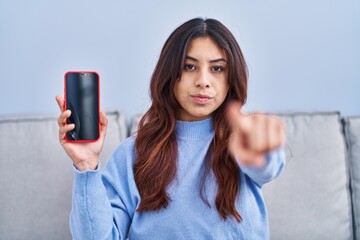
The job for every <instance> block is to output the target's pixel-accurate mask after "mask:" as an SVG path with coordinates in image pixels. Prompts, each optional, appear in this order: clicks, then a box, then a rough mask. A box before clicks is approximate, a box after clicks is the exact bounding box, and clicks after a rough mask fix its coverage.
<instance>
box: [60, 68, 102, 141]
mask: <svg viewBox="0 0 360 240" xmlns="http://www.w3.org/2000/svg"><path fill="white" fill-rule="evenodd" d="M65 106H66V109H70V110H71V116H70V118H68V119H67V123H68V124H70V123H74V124H75V129H74V130H72V131H69V132H67V134H66V137H67V139H68V140H73V141H91V140H97V139H98V138H99V75H98V74H97V73H96V72H67V73H66V74H65Z"/></svg>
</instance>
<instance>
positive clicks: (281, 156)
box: [240, 148, 286, 188]
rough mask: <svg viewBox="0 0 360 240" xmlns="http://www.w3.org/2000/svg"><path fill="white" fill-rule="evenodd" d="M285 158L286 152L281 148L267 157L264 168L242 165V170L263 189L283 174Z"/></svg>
mask: <svg viewBox="0 0 360 240" xmlns="http://www.w3.org/2000/svg"><path fill="white" fill-rule="evenodd" d="M285 158H286V157H285V150H284V149H283V148H279V149H277V150H274V151H271V152H269V153H267V154H266V155H265V164H264V166H262V167H254V166H244V165H242V164H240V168H241V170H242V171H243V172H244V173H245V174H246V175H247V176H248V177H249V178H251V179H252V180H253V181H254V182H255V183H256V184H257V185H258V186H259V187H260V188H261V187H262V186H263V185H264V184H266V183H268V182H270V181H272V180H273V179H275V178H276V177H278V176H279V175H280V174H281V172H282V171H283V169H284V167H285Z"/></svg>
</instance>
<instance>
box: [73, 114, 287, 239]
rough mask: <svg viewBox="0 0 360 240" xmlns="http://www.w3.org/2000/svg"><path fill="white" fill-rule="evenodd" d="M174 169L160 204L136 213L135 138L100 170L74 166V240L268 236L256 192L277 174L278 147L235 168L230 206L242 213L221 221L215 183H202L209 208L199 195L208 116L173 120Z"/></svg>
mask: <svg viewBox="0 0 360 240" xmlns="http://www.w3.org/2000/svg"><path fill="white" fill-rule="evenodd" d="M176 131H177V139H178V151H179V158H178V172H177V176H176V178H175V180H174V181H173V182H172V183H171V185H170V186H169V188H168V193H169V194H170V197H171V199H172V201H171V202H170V203H169V205H168V207H167V208H166V209H161V210H159V211H152V212H145V213H138V212H137V211H136V209H137V207H138V205H139V203H140V195H139V192H138V189H137V187H136V183H135V180H134V171H133V166H134V161H135V150H134V142H135V137H130V138H128V139H126V140H125V141H123V142H122V143H121V144H120V145H119V146H118V148H117V149H116V150H115V151H114V152H113V154H112V156H111V157H110V159H109V160H108V162H107V166H106V168H105V170H104V172H103V173H101V172H100V171H99V170H95V171H85V172H79V171H77V170H76V169H74V172H75V178H74V186H73V200H72V201H73V202H72V210H71V217H70V228H71V232H72V235H73V237H74V239H87V240H89V239H96V240H99V239H126V237H128V238H129V239H141V240H145V239H157V240H161V239H171V240H175V239H187V240H188V239H196V240H199V239H206V240H209V239H216V240H219V239H252V240H255V239H268V238H269V233H268V218H267V212H266V208H265V203H264V200H263V196H262V193H261V187H262V186H263V184H265V183H267V182H269V181H271V180H272V179H274V178H275V177H277V176H278V175H279V174H280V173H281V171H282V169H283V167H284V161H285V155H284V151H283V150H282V149H280V150H277V151H274V152H271V153H269V154H267V156H266V164H265V166H263V167H262V168H254V167H244V166H240V169H241V189H240V195H239V197H238V198H237V200H236V208H237V210H238V212H239V213H240V215H241V217H242V221H241V222H240V223H238V222H237V221H236V220H235V219H234V218H233V217H229V218H228V219H227V220H226V221H223V220H222V219H221V217H220V215H219V213H218V212H217V210H216V207H215V196H216V192H217V186H216V181H215V177H214V176H213V175H211V174H210V176H209V178H208V181H207V183H206V194H207V198H208V200H209V203H210V205H211V207H210V208H209V207H208V206H207V205H206V204H205V203H204V202H203V201H202V199H201V197H200V179H201V176H202V170H203V167H204V158H205V155H206V152H207V150H208V148H209V145H210V143H211V140H212V138H213V136H214V133H213V130H212V119H211V118H209V119H206V120H203V121H198V122H182V121H177V126H176Z"/></svg>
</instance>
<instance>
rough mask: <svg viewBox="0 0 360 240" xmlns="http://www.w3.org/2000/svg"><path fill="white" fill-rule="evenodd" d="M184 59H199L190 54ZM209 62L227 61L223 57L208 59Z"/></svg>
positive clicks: (195, 60)
mask: <svg viewBox="0 0 360 240" xmlns="http://www.w3.org/2000/svg"><path fill="white" fill-rule="evenodd" d="M185 59H188V60H192V61H194V62H198V61H199V60H197V59H196V58H194V57H191V56H186V57H185ZM209 62H210V63H214V62H225V63H227V62H226V59H224V58H217V59H212V60H210V61H209Z"/></svg>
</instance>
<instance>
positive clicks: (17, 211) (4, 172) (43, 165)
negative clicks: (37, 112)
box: [0, 111, 127, 240]
mask: <svg viewBox="0 0 360 240" xmlns="http://www.w3.org/2000/svg"><path fill="white" fill-rule="evenodd" d="M107 117H108V119H109V126H108V131H107V137H106V141H105V144H104V149H103V152H102V155H101V159H105V160H106V159H107V158H108V156H109V155H110V153H111V151H113V149H114V148H115V146H116V145H117V144H118V143H119V142H120V141H122V140H123V139H124V138H125V136H126V134H127V130H126V125H125V120H124V117H123V115H122V114H121V113H119V112H116V111H113V112H108V113H107ZM56 118H57V116H55V115H51V116H25V117H0V134H1V138H0V152H1V158H0V165H1V168H0V183H1V184H0V193H1V195H0V206H1V209H0V236H1V237H0V238H1V239H9V240H11V239H16V240H19V239H27V240H28V239H36V240H38V239H59V240H60V239H61V240H63V239H71V236H70V230H69V214H70V208H71V188H72V181H73V170H72V162H71V160H70V159H69V157H68V156H67V155H66V153H65V152H64V150H63V149H62V147H61V146H60V144H59V140H58V126H57V122H56ZM102 164H103V165H104V164H105V161H104V160H103V161H102Z"/></svg>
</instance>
